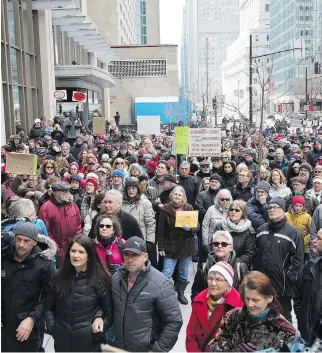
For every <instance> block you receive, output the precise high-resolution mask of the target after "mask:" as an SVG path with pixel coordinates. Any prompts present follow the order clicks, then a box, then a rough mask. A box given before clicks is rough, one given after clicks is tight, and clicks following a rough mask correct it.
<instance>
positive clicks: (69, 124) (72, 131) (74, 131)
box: [65, 118, 82, 139]
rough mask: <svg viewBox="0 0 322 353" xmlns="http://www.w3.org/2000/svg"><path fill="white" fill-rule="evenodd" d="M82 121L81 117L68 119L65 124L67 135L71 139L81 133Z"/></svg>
mask: <svg viewBox="0 0 322 353" xmlns="http://www.w3.org/2000/svg"><path fill="white" fill-rule="evenodd" d="M81 127H82V122H81V121H80V119H78V118H77V119H75V120H73V119H67V120H66V124H65V129H66V132H65V134H66V137H67V138H69V139H76V137H77V136H80V134H81Z"/></svg>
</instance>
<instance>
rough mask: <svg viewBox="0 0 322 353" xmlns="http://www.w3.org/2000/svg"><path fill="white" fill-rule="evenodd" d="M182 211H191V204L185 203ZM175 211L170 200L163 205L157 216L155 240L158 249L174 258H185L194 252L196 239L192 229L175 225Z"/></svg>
mask: <svg viewBox="0 0 322 353" xmlns="http://www.w3.org/2000/svg"><path fill="white" fill-rule="evenodd" d="M182 211H193V208H192V206H191V205H189V204H187V203H185V204H184V205H183V207H182ZM175 221H176V212H175V210H174V209H173V208H172V202H169V203H167V204H165V205H164V206H163V208H162V209H161V212H160V216H159V223H158V233H157V241H158V246H159V251H165V255H166V256H167V257H170V258H174V259H179V260H180V259H185V258H187V257H189V256H192V255H194V254H195V252H196V241H195V238H194V232H193V230H189V231H187V230H184V229H183V228H176V227H175Z"/></svg>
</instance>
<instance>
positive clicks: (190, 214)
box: [175, 211, 198, 228]
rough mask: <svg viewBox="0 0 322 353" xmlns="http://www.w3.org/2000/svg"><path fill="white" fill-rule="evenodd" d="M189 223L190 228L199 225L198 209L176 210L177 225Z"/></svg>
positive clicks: (181, 225)
mask: <svg viewBox="0 0 322 353" xmlns="http://www.w3.org/2000/svg"><path fill="white" fill-rule="evenodd" d="M184 225H187V226H188V227H190V228H197V227H198V211H177V212H176V225H175V226H176V227H177V228H179V227H183V226H184Z"/></svg>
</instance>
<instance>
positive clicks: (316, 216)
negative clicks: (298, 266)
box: [310, 205, 322, 252]
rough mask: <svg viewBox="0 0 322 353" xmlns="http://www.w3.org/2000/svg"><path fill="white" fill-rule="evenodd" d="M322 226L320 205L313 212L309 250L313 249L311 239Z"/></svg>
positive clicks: (321, 208)
mask: <svg viewBox="0 0 322 353" xmlns="http://www.w3.org/2000/svg"><path fill="white" fill-rule="evenodd" d="M321 228H322V205H320V206H319V207H318V208H317V209H316V210H315V211H314V213H313V217H312V225H311V243H310V250H311V252H312V250H313V244H312V240H313V239H315V238H316V236H317V234H318V231H319V230H320V229H321Z"/></svg>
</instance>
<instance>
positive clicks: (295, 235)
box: [254, 197, 304, 322]
mask: <svg viewBox="0 0 322 353" xmlns="http://www.w3.org/2000/svg"><path fill="white" fill-rule="evenodd" d="M268 218H269V221H268V222H267V223H265V224H263V225H262V226H260V227H259V228H258V230H257V235H256V248H257V253H256V254H255V256H254V270H256V271H260V272H263V273H264V274H266V275H267V276H268V278H269V279H270V280H271V282H272V284H273V286H274V288H275V290H276V292H277V295H278V300H279V301H280V303H281V305H282V307H283V315H284V316H285V318H286V319H287V320H288V321H289V322H292V315H291V312H292V296H293V291H294V286H295V282H296V280H297V278H298V275H299V271H300V270H301V268H302V266H303V263H304V243H303V237H302V235H301V233H300V232H299V231H298V229H297V228H295V227H294V226H292V225H290V224H289V223H287V221H286V217H285V200H284V199H282V198H281V197H276V198H272V199H271V200H270V201H269V203H268Z"/></svg>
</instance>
